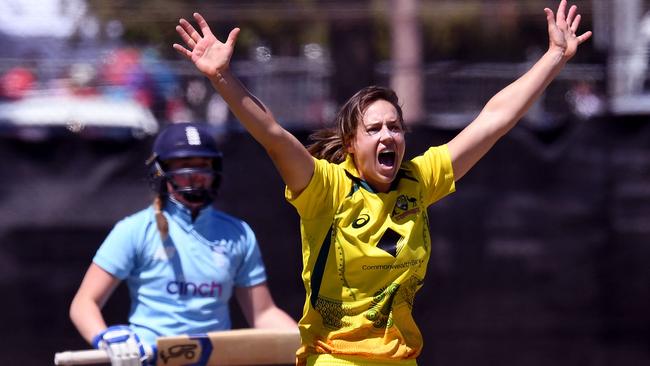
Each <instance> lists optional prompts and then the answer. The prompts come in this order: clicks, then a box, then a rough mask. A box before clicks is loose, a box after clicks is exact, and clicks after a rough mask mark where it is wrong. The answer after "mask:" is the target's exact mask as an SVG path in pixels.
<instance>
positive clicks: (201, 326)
mask: <svg viewBox="0 0 650 366" xmlns="http://www.w3.org/2000/svg"><path fill="white" fill-rule="evenodd" d="M221 164H222V155H221V152H220V151H219V149H218V148H217V145H216V142H215V141H214V139H213V137H212V136H211V135H210V133H209V131H208V130H206V128H205V127H204V126H203V125H201V124H199V123H178V124H172V125H169V126H168V127H167V128H166V129H164V130H163V131H162V132H161V133H160V134H159V135H158V136H157V138H156V141H155V142H154V146H153V155H152V157H151V158H150V159H149V161H148V168H149V169H150V179H151V183H152V186H153V187H154V189H155V191H156V193H157V196H156V198H155V201H154V203H153V205H152V206H150V207H149V208H147V209H144V210H142V211H140V212H137V213H135V214H134V215H131V216H128V217H126V218H125V219H123V220H121V221H120V222H118V223H117V224H116V225H115V227H114V228H113V230H112V231H111V232H110V234H109V235H108V237H107V238H106V239H105V241H104V243H103V244H102V245H101V247H100V248H99V250H98V251H97V253H96V254H95V257H94V258H93V262H92V264H91V265H90V267H89V268H88V271H87V272H86V275H85V277H84V279H83V281H82V283H81V286H80V287H79V290H78V292H77V294H76V295H75V297H74V299H73V301H72V304H71V306H70V317H71V319H72V321H73V323H74V325H75V326H76V327H77V329H78V330H79V332H80V333H81V335H82V336H83V337H84V338H85V339H86V340H87V341H88V342H89V343H91V344H92V345H93V346H95V347H96V348H103V349H106V350H107V351H108V354H109V356H110V358H111V363H112V364H113V366H116V365H140V364H141V362H142V361H144V359H145V346H147V345H148V346H152V345H155V342H156V338H157V337H160V336H171V335H177V334H198V333H206V332H211V331H219V330H228V329H230V328H231V321H230V314H229V308H228V302H229V300H230V298H231V297H232V295H233V294H234V295H235V297H236V298H237V301H238V303H239V306H240V308H241V310H242V313H243V314H244V316H245V318H246V320H247V321H248V323H249V324H250V326H251V327H255V328H284V327H290V328H294V329H295V328H296V327H297V324H296V322H295V321H294V320H293V319H292V318H291V317H290V316H289V315H288V314H286V313H285V312H284V311H282V310H280V309H279V308H277V307H276V306H275V303H274V301H273V299H272V297H271V294H270V292H269V289H268V286H267V284H266V273H265V269H264V264H263V262H262V258H261V255H260V251H259V247H258V244H257V241H256V239H255V235H254V234H253V231H252V230H251V228H250V227H249V226H248V225H247V224H246V223H245V222H244V221H242V220H239V219H237V218H235V217H232V216H230V215H227V214H225V213H223V212H221V211H219V210H217V209H215V208H214V207H213V205H212V202H213V200H214V198H215V196H216V194H217V189H218V187H219V183H220V181H221ZM122 280H125V281H126V283H127V285H128V288H129V293H130V297H131V310H130V312H129V325H116V326H111V327H107V326H106V323H105V321H104V318H103V317H102V314H101V308H102V307H103V306H104V304H105V303H106V301H107V300H108V298H109V297H110V296H111V294H112V292H113V290H114V289H115V288H116V287H117V285H118V284H119V283H120V282H121V281H122Z"/></svg>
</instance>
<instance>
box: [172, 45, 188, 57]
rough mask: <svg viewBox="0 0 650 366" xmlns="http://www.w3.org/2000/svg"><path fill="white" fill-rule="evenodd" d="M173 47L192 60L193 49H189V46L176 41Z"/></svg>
mask: <svg viewBox="0 0 650 366" xmlns="http://www.w3.org/2000/svg"><path fill="white" fill-rule="evenodd" d="M172 47H174V49H175V50H176V51H178V53H180V54H181V55H183V56H185V57H187V58H188V59H190V60H191V59H192V51H190V50H188V49H187V48H185V47H183V46H181V45H179V44H178V43H174V44H173V45H172Z"/></svg>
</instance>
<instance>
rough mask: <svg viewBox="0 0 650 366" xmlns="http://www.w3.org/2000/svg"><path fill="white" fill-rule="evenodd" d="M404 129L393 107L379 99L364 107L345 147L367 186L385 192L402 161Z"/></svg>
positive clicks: (404, 145)
mask: <svg viewBox="0 0 650 366" xmlns="http://www.w3.org/2000/svg"><path fill="white" fill-rule="evenodd" d="M405 147H406V144H405V141H404V128H403V126H402V123H401V121H400V119H399V115H398V114H397V110H396V109H395V107H394V106H393V105H392V104H390V102H388V101H386V100H383V99H380V100H377V101H375V102H373V103H372V104H370V105H369V106H368V108H367V109H366V111H365V112H364V114H363V119H362V123H359V124H358V125H357V131H356V134H355V137H354V140H353V141H352V143H351V144H350V146H348V153H350V154H353V157H354V164H355V165H356V167H357V170H358V171H359V174H360V175H361V178H362V179H364V180H365V181H366V182H368V184H370V185H371V186H372V187H373V188H374V189H376V190H377V191H379V192H387V191H388V190H389V189H390V185H391V183H392V182H393V180H395V176H396V175H397V172H398V171H399V167H400V165H401V164H402V159H403V158H404V150H405Z"/></svg>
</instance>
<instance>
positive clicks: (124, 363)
mask: <svg viewBox="0 0 650 366" xmlns="http://www.w3.org/2000/svg"><path fill="white" fill-rule="evenodd" d="M93 346H94V347H95V348H97V349H103V350H105V351H106V353H107V354H108V356H109V357H110V359H111V366H140V365H144V364H145V362H146V360H147V355H146V352H145V345H144V344H143V343H142V342H141V341H140V338H139V337H138V335H137V334H135V333H134V332H133V330H131V328H129V327H128V326H126V325H114V326H112V327H108V328H106V329H105V330H104V331H102V332H100V333H99V334H97V335H96V336H95V337H94V338H93Z"/></svg>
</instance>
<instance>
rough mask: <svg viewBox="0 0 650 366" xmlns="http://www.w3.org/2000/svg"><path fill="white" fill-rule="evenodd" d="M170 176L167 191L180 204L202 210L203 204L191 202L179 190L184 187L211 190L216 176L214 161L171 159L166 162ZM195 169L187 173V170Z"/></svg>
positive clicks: (204, 159) (206, 159) (207, 159)
mask: <svg viewBox="0 0 650 366" xmlns="http://www.w3.org/2000/svg"><path fill="white" fill-rule="evenodd" d="M165 165H166V168H167V169H166V171H167V174H168V176H169V179H168V181H167V190H168V191H169V192H170V193H171V195H172V196H173V197H174V199H176V200H177V201H178V202H180V203H182V204H183V205H185V206H186V207H188V208H189V209H191V210H196V209H198V208H201V207H202V206H203V205H204V203H203V202H190V201H188V200H187V199H186V198H185V197H184V196H183V195H182V194H181V193H179V192H177V191H176V190H177V189H182V188H183V187H190V188H203V189H206V190H210V189H211V186H212V182H213V180H214V175H213V172H212V159H210V158H183V159H170V160H168V161H166V162H165ZM190 168H192V169H194V170H188V171H185V169H190Z"/></svg>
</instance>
